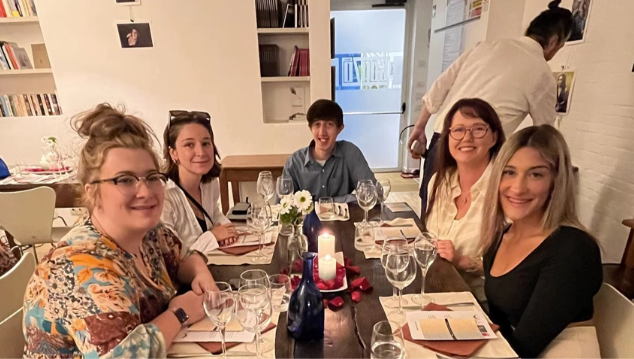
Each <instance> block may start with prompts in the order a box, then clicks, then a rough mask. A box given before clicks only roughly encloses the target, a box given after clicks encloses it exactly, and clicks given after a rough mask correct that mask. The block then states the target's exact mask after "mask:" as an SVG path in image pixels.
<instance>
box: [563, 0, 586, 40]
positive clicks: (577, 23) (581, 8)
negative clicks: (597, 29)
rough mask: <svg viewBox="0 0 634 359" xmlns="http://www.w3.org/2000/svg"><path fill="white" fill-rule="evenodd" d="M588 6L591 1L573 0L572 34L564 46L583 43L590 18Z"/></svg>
mask: <svg viewBox="0 0 634 359" xmlns="http://www.w3.org/2000/svg"><path fill="white" fill-rule="evenodd" d="M590 5H592V0H573V1H572V7H571V8H570V11H572V33H571V34H570V37H569V38H568V41H567V42H566V44H568V45H574V44H580V43H583V42H584V38H585V36H586V31H587V30H588V19H589V18H590Z"/></svg>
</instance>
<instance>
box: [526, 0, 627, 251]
mask: <svg viewBox="0 0 634 359" xmlns="http://www.w3.org/2000/svg"><path fill="white" fill-rule="evenodd" d="M571 3H572V1H570V0H569V1H568V3H562V6H564V5H568V6H569V5H570V4H571ZM547 4H548V1H547V0H526V9H525V13H524V26H528V23H529V22H530V21H531V20H532V19H533V18H534V17H535V16H536V15H538V14H539V12H541V11H543V10H545V9H546V7H547ZM632 18H634V1H631V0H611V1H609V2H608V1H604V0H594V1H592V9H591V11H590V17H589V19H588V21H589V24H588V29H587V32H586V35H585V42H584V43H583V44H578V45H572V46H566V47H564V48H563V49H562V50H561V51H560V52H559V53H558V54H557V56H555V58H554V59H553V60H552V61H551V62H550V65H551V68H552V69H553V70H556V71H560V70H561V66H568V67H569V68H570V69H572V70H575V72H576V73H575V78H576V80H575V81H576V82H575V84H574V88H573V95H572V100H571V102H570V105H569V106H570V113H569V114H568V115H567V116H565V117H563V119H562V121H561V123H560V130H561V132H562V133H563V135H564V137H565V138H566V141H567V142H568V145H569V146H570V151H571V154H572V160H573V163H574V164H575V165H576V166H578V167H579V176H580V190H579V212H580V216H581V219H582V222H583V224H584V225H587V226H588V227H589V229H590V230H591V231H592V232H593V234H595V235H596V236H597V237H598V239H599V241H600V244H601V246H602V249H603V252H604V253H603V261H604V262H608V263H616V262H620V260H621V256H622V255H623V250H624V248H625V242H626V239H627V235H628V231H629V229H628V228H626V227H625V226H623V225H622V224H621V221H622V220H623V219H626V218H632V217H633V216H634V74H633V73H632V64H633V62H634V26H632Z"/></svg>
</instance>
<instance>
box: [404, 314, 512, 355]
mask: <svg viewBox="0 0 634 359" xmlns="http://www.w3.org/2000/svg"><path fill="white" fill-rule="evenodd" d="M423 310H427V311H451V309H449V308H447V307H445V306H442V305H438V304H434V303H430V304H428V305H426V306H425V308H424V309H423ZM402 329H403V338H404V339H405V340H409V341H410V342H412V343H416V344H418V345H422V346H424V347H425V348H427V349H431V350H433V351H435V352H438V353H441V354H444V355H450V356H454V357H456V356H458V357H465V358H468V357H471V356H472V355H473V354H474V353H475V352H477V351H478V350H479V349H480V348H482V347H483V346H484V345H485V344H486V342H487V341H488V340H487V339H483V340H415V339H413V338H412V334H411V333H410V330H409V325H408V324H405V325H404V326H403V328H402ZM491 329H493V331H494V332H497V331H498V330H499V329H500V327H499V326H497V325H495V324H493V323H491Z"/></svg>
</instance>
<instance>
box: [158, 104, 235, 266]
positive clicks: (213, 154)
mask: <svg viewBox="0 0 634 359" xmlns="http://www.w3.org/2000/svg"><path fill="white" fill-rule="evenodd" d="M163 143H164V148H163V155H164V157H165V158H164V159H165V163H166V168H165V172H166V174H167V176H168V178H169V179H170V180H169V181H168V182H167V185H166V186H165V203H164V205H163V214H162V215H161V221H162V222H163V223H164V224H165V225H166V226H167V227H168V228H170V229H171V230H172V231H174V232H175V233H176V234H177V235H178V237H179V238H180V239H181V241H182V242H183V248H184V249H192V250H196V251H199V252H201V253H203V254H205V253H207V252H209V251H212V250H214V249H216V248H218V246H226V245H230V244H232V243H233V242H235V240H236V239H237V236H238V233H237V231H236V229H235V227H234V226H233V224H231V222H230V221H229V219H228V218H227V217H226V216H225V215H223V214H222V212H221V211H220V208H219V204H218V198H219V196H220V185H219V183H218V176H220V170H221V167H220V162H219V161H220V155H219V154H218V148H217V147H216V144H215V143H214V133H213V130H212V129H211V119H210V116H209V114H208V113H206V112H197V111H191V112H190V111H170V118H169V122H168V124H167V127H166V128H165V132H164V134H163ZM184 252H186V250H185V251H184Z"/></svg>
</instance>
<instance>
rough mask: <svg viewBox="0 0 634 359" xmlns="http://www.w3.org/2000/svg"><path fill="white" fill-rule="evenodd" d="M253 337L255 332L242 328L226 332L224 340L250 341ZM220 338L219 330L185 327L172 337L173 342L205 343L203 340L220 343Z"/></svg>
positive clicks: (235, 341) (234, 341)
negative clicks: (199, 329) (189, 328)
mask: <svg viewBox="0 0 634 359" xmlns="http://www.w3.org/2000/svg"><path fill="white" fill-rule="evenodd" d="M254 337H255V333H252V332H247V331H246V330H242V331H239V332H229V331H228V332H226V339H225V340H226V341H227V342H233V343H250V342H252V341H253V338H254ZM221 341H222V338H221V337H220V332H219V331H213V332H209V331H207V332H195V331H190V330H187V328H185V329H182V330H181V331H180V332H179V333H178V335H177V336H176V339H174V343H192V342H197V343H205V342H218V343H220V342H221Z"/></svg>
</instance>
